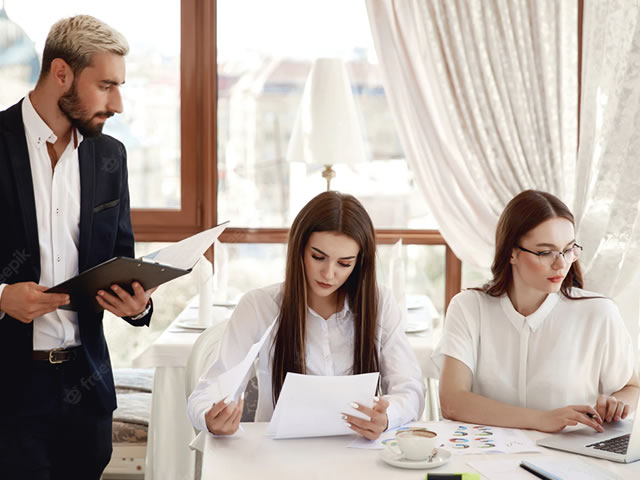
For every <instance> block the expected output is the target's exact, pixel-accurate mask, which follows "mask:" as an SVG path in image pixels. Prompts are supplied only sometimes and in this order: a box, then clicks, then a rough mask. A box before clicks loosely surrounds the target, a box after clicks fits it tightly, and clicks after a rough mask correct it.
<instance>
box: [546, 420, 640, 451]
mask: <svg viewBox="0 0 640 480" xmlns="http://www.w3.org/2000/svg"><path fill="white" fill-rule="evenodd" d="M639 416H640V414H639V413H638V412H636V413H635V419H634V420H630V419H628V418H627V419H625V420H620V421H619V422H613V423H605V424H604V425H603V427H604V432H602V433H599V432H596V431H595V430H594V429H592V428H590V427H584V428H579V429H577V430H572V431H569V432H560V433H555V434H553V435H549V436H548V437H543V438H540V439H539V440H538V441H537V442H536V443H537V444H538V445H540V446H542V447H549V448H555V449H556V450H564V451H566V452H573V453H579V454H580V455H588V456H590V457H597V458H604V459H606V460H612V461H614V462H621V463H631V462H635V461H636V460H639V459H640V420H638V417H639Z"/></svg>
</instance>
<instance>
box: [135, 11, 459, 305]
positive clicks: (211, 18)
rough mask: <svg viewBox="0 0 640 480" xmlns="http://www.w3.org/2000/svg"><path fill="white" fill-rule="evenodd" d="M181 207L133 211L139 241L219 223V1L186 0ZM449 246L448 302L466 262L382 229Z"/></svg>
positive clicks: (433, 233) (419, 233)
mask: <svg viewBox="0 0 640 480" xmlns="http://www.w3.org/2000/svg"><path fill="white" fill-rule="evenodd" d="M180 10H181V17H180V39H181V40H180V41H181V45H180V132H181V137H180V143H181V146H180V151H181V157H180V159H181V161H180V173H181V178H180V202H181V205H180V209H178V210H171V209H139V208H136V209H132V211H131V220H132V223H133V229H134V233H135V236H136V240H137V241H139V242H175V241H179V240H182V239H184V238H186V237H188V236H190V235H193V234H194V233H197V232H199V231H202V230H205V229H207V228H211V227H213V226H215V225H216V224H217V55H216V0H181V7H180ZM288 232H289V230H288V229H287V228H227V229H226V230H225V231H224V232H223V233H222V235H221V236H220V241H221V242H224V243H287V236H288ZM400 239H402V241H403V243H404V244H405V245H444V246H445V247H446V254H445V306H448V305H449V302H450V300H451V298H452V297H453V296H454V295H455V294H456V293H458V292H459V291H460V289H461V284H462V262H460V260H459V259H458V258H457V257H456V256H455V254H454V253H453V251H452V250H451V248H450V247H449V246H448V245H447V243H446V242H445V240H444V238H443V237H442V235H441V234H440V232H439V231H437V230H410V229H381V230H376V240H377V242H378V243H379V244H392V243H395V242H397V241H398V240H400Z"/></svg>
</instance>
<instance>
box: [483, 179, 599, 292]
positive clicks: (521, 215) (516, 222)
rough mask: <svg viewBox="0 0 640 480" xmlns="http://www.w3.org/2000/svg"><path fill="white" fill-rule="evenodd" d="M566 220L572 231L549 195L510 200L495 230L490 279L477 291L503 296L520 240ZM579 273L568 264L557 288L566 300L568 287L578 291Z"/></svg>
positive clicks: (526, 193)
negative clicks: (552, 222)
mask: <svg viewBox="0 0 640 480" xmlns="http://www.w3.org/2000/svg"><path fill="white" fill-rule="evenodd" d="M558 217H561V218H566V219H567V220H569V221H570V222H571V223H572V224H573V225H574V227H575V220H574V218H573V214H572V213H571V211H570V210H569V208H568V207H567V206H566V205H565V204H564V203H562V201H561V200H560V199H559V198H557V197H555V196H553V195H551V194H550V193H546V192H541V191H539V190H525V191H523V192H520V193H519V194H518V195H516V196H515V197H513V198H512V199H511V201H510V202H509V203H508V204H507V206H506V207H505V209H504V210H503V212H502V214H501V215H500V219H499V220H498V226H497V227H496V251H495V255H494V257H493V264H492V265H491V273H492V275H493V279H492V280H491V281H490V282H489V283H487V284H486V285H484V286H483V287H482V288H480V289H479V290H481V291H483V292H485V293H487V294H489V295H491V296H493V297H499V296H501V295H504V294H505V293H507V290H508V289H509V286H510V285H511V282H512V280H513V273H512V269H511V268H512V267H511V262H510V259H511V254H512V250H513V248H514V247H515V246H516V245H519V243H520V239H521V238H522V237H523V236H524V235H526V234H527V233H528V232H530V231H531V230H533V229H534V228H535V227H537V226H538V225H540V224H541V223H542V222H545V221H547V220H549V219H552V218H558ZM582 284H583V283H582V272H581V271H580V265H579V263H578V261H575V262H573V263H572V264H571V267H570V268H569V272H568V273H567V276H566V277H565V279H564V281H563V282H562V285H561V287H560V292H561V293H562V294H563V295H564V296H565V297H567V298H571V299H576V298H580V299H582V298H591V297H572V296H571V294H570V290H571V287H578V288H582Z"/></svg>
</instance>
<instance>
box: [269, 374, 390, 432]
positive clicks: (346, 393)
mask: <svg viewBox="0 0 640 480" xmlns="http://www.w3.org/2000/svg"><path fill="white" fill-rule="evenodd" d="M379 375H380V374H379V373H365V374H361V375H346V376H339V377H337V376H336V377H334V376H321V375H300V374H296V373H288V374H287V376H286V378H285V381H284V385H283V386H282V391H281V392H280V397H279V398H278V403H277V404H276V408H275V410H274V412H273V416H272V418H271V423H270V424H269V429H268V433H269V434H271V435H274V438H302V437H323V436H329V435H350V434H353V430H351V429H350V428H349V427H347V425H346V423H345V422H344V420H342V418H341V417H340V415H341V414H343V413H348V414H350V415H355V416H359V417H363V418H364V417H365V416H364V415H363V414H362V413H360V412H358V411H357V410H355V409H354V408H353V407H351V406H350V404H351V403H352V402H356V403H360V404H362V405H365V406H367V407H372V406H373V397H374V395H375V393H376V387H377V385H378V377H379Z"/></svg>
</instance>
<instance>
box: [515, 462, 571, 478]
mask: <svg viewBox="0 0 640 480" xmlns="http://www.w3.org/2000/svg"><path fill="white" fill-rule="evenodd" d="M520 468H522V469H524V470H526V471H527V472H529V473H530V474H532V475H535V476H536V477H538V478H542V480H562V479H561V478H560V477H556V476H555V475H553V474H551V473H549V472H547V471H545V470H542V469H541V468H539V467H536V466H535V465H533V464H532V463H529V462H527V461H525V460H523V461H522V462H520Z"/></svg>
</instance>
